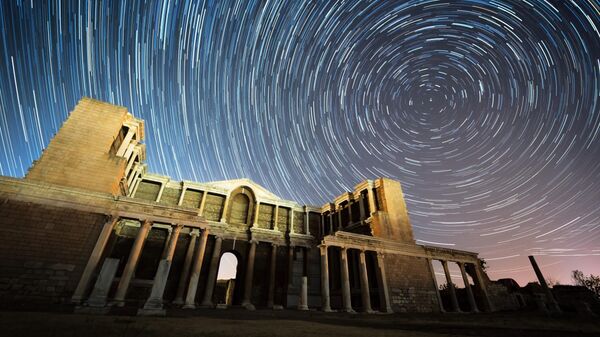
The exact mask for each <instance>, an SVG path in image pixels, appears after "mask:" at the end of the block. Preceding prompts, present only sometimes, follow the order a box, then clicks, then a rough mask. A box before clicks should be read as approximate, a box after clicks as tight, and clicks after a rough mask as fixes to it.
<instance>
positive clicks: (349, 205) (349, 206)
mask: <svg viewBox="0 0 600 337" xmlns="http://www.w3.org/2000/svg"><path fill="white" fill-rule="evenodd" d="M353 200H354V199H352V200H350V199H348V223H347V224H346V225H349V224H352V223H353V221H352V204H351V203H350V201H353Z"/></svg>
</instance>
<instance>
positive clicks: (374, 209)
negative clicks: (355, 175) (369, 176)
mask: <svg viewBox="0 0 600 337" xmlns="http://www.w3.org/2000/svg"><path fill="white" fill-rule="evenodd" d="M367 183H368V186H369V188H368V190H367V193H368V195H369V211H370V213H371V215H373V214H374V213H375V212H377V204H376V203H375V193H373V181H372V180H367Z"/></svg>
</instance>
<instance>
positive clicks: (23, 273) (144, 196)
mask: <svg viewBox="0 0 600 337" xmlns="http://www.w3.org/2000/svg"><path fill="white" fill-rule="evenodd" d="M143 139H144V122H143V121H142V120H139V119H136V118H135V117H133V116H132V115H131V114H129V113H128V112H127V111H126V109H125V108H123V107H117V106H114V105H111V104H107V103H103V102H99V101H95V100H92V99H87V98H84V99H82V100H81V101H80V102H79V104H78V105H77V106H76V107H75V109H74V110H73V111H72V112H71V114H70V116H69V117H68V119H67V120H66V122H65V123H64V125H63V126H62V128H61V129H60V130H59V132H58V133H57V134H56V136H55V137H54V138H53V139H52V141H51V142H50V144H49V146H48V147H47V149H46V150H45V151H44V152H43V154H42V156H41V157H40V159H39V160H37V161H36V162H35V163H34V164H33V166H32V167H31V168H30V170H29V172H28V173H27V175H26V177H25V178H24V179H16V178H10V177H0V230H1V233H2V236H3V240H2V244H1V245H0V303H3V305H6V306H16V305H39V304H53V303H62V304H66V303H71V304H73V305H74V306H76V310H79V311H93V312H105V311H108V310H109V308H116V307H120V306H128V307H133V308H137V309H138V310H139V311H138V312H139V314H164V310H165V309H168V308H175V307H183V308H188V309H194V308H197V307H216V306H218V307H220V308H224V307H228V306H237V305H239V306H243V307H246V308H248V309H253V308H273V309H278V308H297V309H300V310H307V309H318V310H323V311H331V310H337V311H347V312H353V311H362V312H375V311H379V312H388V313H389V312H407V311H408V312H437V311H459V310H462V311H489V310H494V295H493V294H490V293H489V292H488V285H489V284H490V281H489V279H488V278H487V276H486V275H485V273H484V271H483V270H482V268H481V266H480V264H479V260H478V257H477V254H475V253H471V252H465V251H459V250H452V249H446V248H439V247H432V246H424V245H418V244H416V243H415V240H414V238H413V232H412V228H411V224H410V221H409V217H408V213H407V209H406V204H405V202H404V197H403V194H402V189H401V186H400V183H399V182H397V181H394V180H390V179H386V178H379V179H375V180H366V181H363V182H360V183H358V184H357V185H356V186H355V187H354V189H353V190H352V191H347V192H344V193H342V194H341V195H339V196H338V197H337V198H335V199H334V200H332V202H331V203H327V204H325V205H322V206H311V205H300V204H298V203H296V202H294V201H290V200H284V199H282V198H280V197H278V196H276V195H275V194H273V193H271V192H269V191H268V190H266V189H265V188H263V187H261V186H260V185H258V184H256V183H254V182H252V181H251V180H248V179H236V180H227V181H215V182H204V183H202V182H191V181H173V180H171V179H170V178H169V177H165V176H161V175H156V174H151V173H148V172H147V166H146V164H144V161H145V147H144V144H143V143H142V141H143ZM225 253H231V254H233V258H234V259H235V260H237V267H236V273H235V278H234V279H232V280H229V281H227V280H224V281H219V282H217V274H218V272H219V268H220V267H221V266H222V265H221V259H222V256H224V254H225ZM435 260H438V261H441V263H442V266H443V269H444V272H445V276H446V279H447V280H450V274H449V271H448V264H458V267H459V269H460V273H461V275H462V278H463V280H464V281H465V282H464V283H465V287H464V289H462V290H461V291H460V292H459V291H457V290H456V289H455V287H454V285H453V284H452V282H448V285H447V286H446V289H445V290H444V291H442V292H441V291H440V290H439V288H438V284H437V283H436V278H435V275H434V272H433V268H432V261H435ZM498 296H502V294H499V295H498ZM461 304H462V305H461Z"/></svg>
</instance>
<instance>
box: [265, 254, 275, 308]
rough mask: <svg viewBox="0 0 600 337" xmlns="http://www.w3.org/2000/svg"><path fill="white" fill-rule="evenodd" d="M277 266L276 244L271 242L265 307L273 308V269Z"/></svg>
mask: <svg viewBox="0 0 600 337" xmlns="http://www.w3.org/2000/svg"><path fill="white" fill-rule="evenodd" d="M276 267H277V245H276V244H274V243H273V244H271V264H270V267H269V293H268V294H267V296H268V297H267V307H268V308H273V305H274V304H275V269H276Z"/></svg>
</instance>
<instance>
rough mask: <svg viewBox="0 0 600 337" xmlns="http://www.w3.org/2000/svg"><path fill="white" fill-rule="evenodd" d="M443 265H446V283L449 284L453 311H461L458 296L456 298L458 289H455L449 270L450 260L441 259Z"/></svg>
mask: <svg viewBox="0 0 600 337" xmlns="http://www.w3.org/2000/svg"><path fill="white" fill-rule="evenodd" d="M441 262H442V267H444V274H446V283H447V285H448V291H449V292H450V301H451V303H452V311H455V312H460V307H459V306H458V298H456V289H454V283H452V277H450V271H449V270H448V261H446V260H441Z"/></svg>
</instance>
